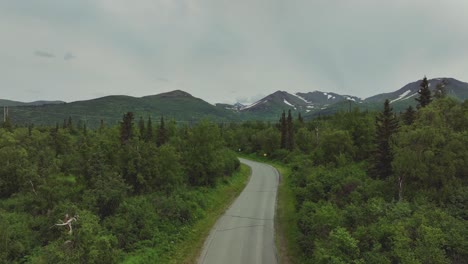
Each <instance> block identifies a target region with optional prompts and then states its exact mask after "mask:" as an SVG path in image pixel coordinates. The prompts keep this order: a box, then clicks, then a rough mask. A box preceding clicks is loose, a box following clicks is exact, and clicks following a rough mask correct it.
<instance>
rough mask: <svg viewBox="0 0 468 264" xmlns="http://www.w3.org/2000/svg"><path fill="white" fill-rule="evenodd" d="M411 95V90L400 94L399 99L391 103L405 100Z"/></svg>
mask: <svg viewBox="0 0 468 264" xmlns="http://www.w3.org/2000/svg"><path fill="white" fill-rule="evenodd" d="M409 93H411V90H408V91H406V92H404V93H402V94H400V95H399V96H398V98H397V99H394V100H391V101H390V103H393V102H396V101H400V100H401V99H403V98H405V97H406V96H407V95H408V94H409Z"/></svg>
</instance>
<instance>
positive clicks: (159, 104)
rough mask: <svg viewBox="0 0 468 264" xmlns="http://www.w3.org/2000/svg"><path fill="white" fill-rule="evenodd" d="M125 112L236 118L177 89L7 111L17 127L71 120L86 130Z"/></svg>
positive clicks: (179, 118) (195, 118)
mask: <svg viewBox="0 0 468 264" xmlns="http://www.w3.org/2000/svg"><path fill="white" fill-rule="evenodd" d="M126 112H134V114H135V118H137V119H138V118H140V117H143V118H145V119H146V118H147V117H148V116H151V117H153V119H156V118H159V117H160V116H162V115H163V116H165V117H166V118H169V119H175V120H177V121H178V122H185V123H190V122H192V121H198V120H201V119H204V118H207V119H211V120H226V121H229V120H235V119H236V118H237V117H236V115H235V114H233V113H232V112H231V111H228V110H225V109H224V110H223V109H219V108H217V107H216V106H214V105H211V104H209V103H207V102H205V101H203V100H202V99H200V98H196V97H193V96H192V95H190V94H189V93H186V92H183V91H180V90H176V91H172V92H168V93H163V94H158V95H151V96H144V97H139V98H137V97H132V96H124V95H114V96H106V97H101V98H96V99H92V100H86V101H76V102H71V103H64V104H56V105H40V106H15V107H10V108H9V114H10V117H11V119H12V120H13V122H15V123H17V124H26V123H34V124H36V125H43V124H48V125H50V124H55V123H59V124H62V122H63V120H64V119H67V118H68V117H72V119H73V120H75V121H76V120H82V121H85V122H86V123H87V124H88V126H90V127H97V126H98V125H99V124H100V122H101V120H103V121H104V122H105V123H107V124H116V123H117V122H118V121H120V120H121V119H122V116H123V114H124V113H126Z"/></svg>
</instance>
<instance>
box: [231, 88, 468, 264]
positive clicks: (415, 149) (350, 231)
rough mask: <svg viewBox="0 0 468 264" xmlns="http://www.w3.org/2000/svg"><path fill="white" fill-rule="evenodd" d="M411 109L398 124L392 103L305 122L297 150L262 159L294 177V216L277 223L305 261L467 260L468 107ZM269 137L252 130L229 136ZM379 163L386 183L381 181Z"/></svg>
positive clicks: (248, 145)
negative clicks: (376, 174) (377, 110)
mask: <svg viewBox="0 0 468 264" xmlns="http://www.w3.org/2000/svg"><path fill="white" fill-rule="evenodd" d="M407 112H411V113H410V114H409V115H411V116H410V117H409V118H407V117H405V116H404V115H403V116H402V119H403V120H402V122H398V121H399V120H398V119H397V118H396V117H395V115H394V114H393V113H392V111H391V107H390V104H389V102H387V103H386V104H385V106H384V111H383V112H381V113H363V112H359V111H357V110H355V111H352V112H348V113H344V112H340V113H337V114H335V115H334V116H331V117H328V118H322V119H318V120H313V121H311V122H306V123H304V124H303V125H302V126H301V127H300V128H298V129H297V130H296V131H295V139H296V146H297V147H296V148H295V150H293V151H289V150H287V149H277V150H276V151H273V154H272V155H269V156H266V157H265V156H263V155H262V158H263V159H265V158H268V159H270V160H276V161H280V162H281V163H282V164H285V166H287V168H288V169H289V170H290V171H291V174H290V175H288V176H287V179H288V180H287V181H285V183H283V184H287V185H285V186H283V187H282V188H283V191H282V192H283V193H284V192H285V191H284V189H285V188H287V189H288V190H287V192H286V193H290V194H292V196H293V197H294V201H292V202H288V205H289V206H292V207H293V209H291V208H290V209H291V210H289V211H287V212H288V216H287V217H284V215H282V216H281V218H279V219H281V220H283V221H289V222H288V223H289V225H288V226H287V227H285V225H284V223H279V225H280V226H283V228H284V230H283V231H284V232H286V233H289V234H290V235H286V236H285V237H286V238H289V239H290V241H288V243H292V244H294V245H296V246H297V248H299V251H298V252H296V254H297V255H298V256H296V259H299V260H298V261H297V262H298V263H468V262H467V259H468V244H467V243H466V239H465V237H467V236H468V227H467V225H466V220H467V219H468V218H467V217H468V211H467V209H466V204H467V203H468V196H467V193H468V187H467V186H468V184H467V183H468V178H467V175H468V170H467V166H466V164H468V150H467V147H466V146H468V141H467V140H468V134H467V131H468V101H465V102H463V103H460V102H457V101H455V100H454V99H451V98H448V97H442V98H437V99H435V100H434V101H433V102H431V103H430V104H426V105H425V107H423V108H420V109H419V110H418V111H417V112H414V111H412V110H408V111H407ZM405 119H406V120H405ZM374 120H377V122H374ZM397 127H399V128H398V130H397ZM270 130H271V127H269V126H266V127H265V126H258V125H257V126H256V125H253V124H251V123H250V124H248V125H244V126H233V127H232V130H231V131H229V133H227V134H228V135H229V137H231V138H240V136H239V135H241V134H247V133H250V134H252V135H263V134H262V132H263V133H265V131H270ZM247 131H248V132H247ZM253 138H255V137H253ZM256 142H257V141H256V140H252V139H251V138H249V139H246V140H245V141H243V142H242V144H243V149H244V150H245V152H251V153H257V154H259V153H261V152H259V151H256V149H258V148H260V146H257V145H256ZM374 143H377V150H379V149H380V150H381V151H382V150H385V151H387V152H386V156H382V155H380V156H379V155H378V153H376V152H373V149H374V146H375V145H374ZM379 144H381V146H379ZM228 145H229V144H228ZM373 156H375V157H376V158H373ZM382 157H386V158H385V160H384V161H385V167H382V168H385V170H382V172H384V173H383V174H382V172H381V173H380V176H382V175H385V177H374V175H373V174H371V173H368V172H369V171H371V170H370V168H373V167H375V166H378V164H379V162H380V163H381V161H379V158H382ZM282 197H285V196H281V197H280V199H285V198H282ZM279 204H284V201H280V202H279ZM279 210H280V212H282V214H284V212H285V209H284V208H280V209H279ZM291 225H292V227H289V226H291ZM296 246H291V248H293V249H294V248H296Z"/></svg>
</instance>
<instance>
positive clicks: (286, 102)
mask: <svg viewBox="0 0 468 264" xmlns="http://www.w3.org/2000/svg"><path fill="white" fill-rule="evenodd" d="M283 102H284V103H285V104H287V105H289V106H292V107H294V105H293V104H291V103H290V102H288V101H286V99H283Z"/></svg>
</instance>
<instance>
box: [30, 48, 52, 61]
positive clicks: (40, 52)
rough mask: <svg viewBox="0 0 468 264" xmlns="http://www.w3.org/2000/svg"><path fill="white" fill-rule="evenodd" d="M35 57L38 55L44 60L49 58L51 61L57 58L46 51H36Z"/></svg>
mask: <svg viewBox="0 0 468 264" xmlns="http://www.w3.org/2000/svg"><path fill="white" fill-rule="evenodd" d="M34 55H36V56H38V57H42V58H48V59H51V58H54V57H55V55H54V54H52V53H49V52H46V51H41V50H36V51H35V52H34Z"/></svg>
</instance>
